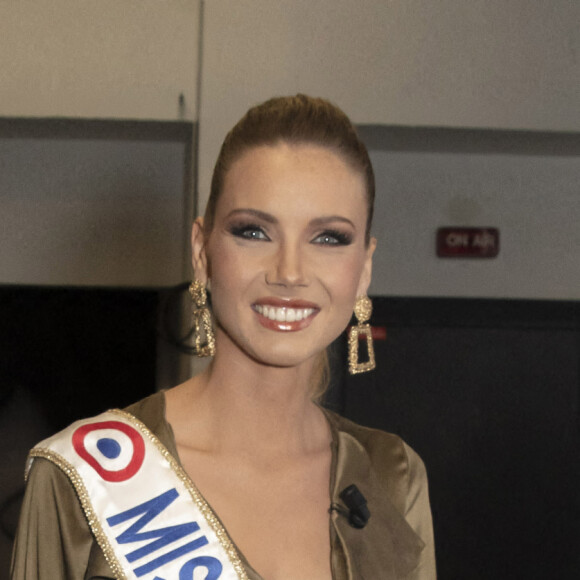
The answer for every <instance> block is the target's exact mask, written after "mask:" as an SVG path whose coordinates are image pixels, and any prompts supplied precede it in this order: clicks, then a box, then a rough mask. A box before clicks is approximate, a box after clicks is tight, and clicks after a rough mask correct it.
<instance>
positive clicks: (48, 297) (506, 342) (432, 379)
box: [0, 287, 580, 580]
mask: <svg viewBox="0 0 580 580" xmlns="http://www.w3.org/2000/svg"><path fill="white" fill-rule="evenodd" d="M162 294H163V293H160V292H157V291H155V290H142V291H141V290H130V291H129V290H115V289H99V290H95V289H71V288H68V289H62V288H61V289H56V288H27V287H3V288H0V320H1V321H2V323H1V324H0V347H1V353H2V354H1V366H0V434H1V435H2V438H3V442H4V445H3V447H2V451H1V452H0V453H1V454H2V457H1V461H0V481H1V486H0V564H1V566H0V579H3V578H8V576H7V575H6V576H3V575H2V574H6V570H7V569H8V564H9V554H10V544H11V539H12V537H13V534H14V531H15V526H16V521H17V514H18V509H19V505H20V500H21V497H22V491H23V481H22V472H23V466H24V460H25V457H26V453H27V451H28V449H29V448H30V447H31V446H33V445H34V444H35V443H36V442H37V441H38V440H40V439H42V438H44V437H46V436H48V435H49V434H51V433H53V432H54V431H56V430H58V429H61V428H62V427H64V426H65V425H67V424H69V423H70V422H72V421H74V420H76V419H78V418H80V417H84V416H90V415H94V414H96V413H99V412H101V411H103V410H105V409H107V408H110V407H122V406H125V405H127V404H129V403H131V402H134V401H136V400H138V399H139V398H141V397H143V396H146V395H147V394H149V393H151V392H153V391H154V389H155V385H156V373H158V372H159V369H158V368H156V366H157V359H158V349H159V342H158V341H159V332H160V327H162V326H163V325H162V324H161V322H160V319H161V318H162V317H161V315H160V311H162V310H164V309H163V308H160V305H162V304H164V303H165V302H164V300H165V299H164V297H163V295H162ZM178 298H179V292H176V293H175V294H174V295H173V298H171V299H175V300H178ZM169 310H171V308H169ZM372 323H373V325H374V326H384V327H385V328H386V331H387V334H386V340H382V341H375V350H376V357H377V369H376V370H375V371H373V372H371V373H366V374H363V375H356V376H354V377H351V376H350V375H348V374H347V372H346V340H345V339H344V338H341V339H339V340H338V341H337V342H336V343H335V344H334V345H333V349H332V356H331V359H332V367H333V380H332V386H331V389H330V391H329V393H328V397H327V404H328V406H330V407H331V408H333V409H335V410H338V411H340V412H341V413H342V414H344V415H345V416H347V417H349V418H351V419H353V420H355V421H357V422H360V423H363V424H366V425H369V426H372V427H378V428H381V429H385V430H388V431H391V432H394V433H397V434H399V435H401V436H402V437H403V438H404V439H405V440H406V441H407V442H408V443H409V444H410V445H411V446H412V447H413V448H414V449H415V450H416V451H417V452H418V453H419V454H420V455H421V457H422V458H423V460H424V461H425V464H426V467H427V470H428V474H429V484H430V494H431V503H432V509H433V516H434V525H435V537H436V550H437V561H438V573H439V578H440V579H442V580H465V579H469V580H480V579H481V580H501V579H506V580H507V579H516V578H517V579H522V578H526V579H534V578H538V579H540V578H549V579H556V578H557V579H567V578H578V577H580V550H579V549H578V546H580V491H579V490H580V432H579V424H580V422H579V406H578V399H579V392H580V303H578V302H551V301H524V300H474V299H429V298H375V299H374V313H373V317H372ZM369 507H370V509H371V512H372V506H369Z"/></svg>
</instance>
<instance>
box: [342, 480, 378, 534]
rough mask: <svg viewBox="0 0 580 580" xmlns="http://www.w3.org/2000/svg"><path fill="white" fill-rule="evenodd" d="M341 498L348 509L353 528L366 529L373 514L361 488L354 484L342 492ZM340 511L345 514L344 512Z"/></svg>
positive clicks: (349, 520) (349, 521)
mask: <svg viewBox="0 0 580 580" xmlns="http://www.w3.org/2000/svg"><path fill="white" fill-rule="evenodd" d="M339 497H340V499H341V500H342V501H343V502H344V505H346V507H347V508H348V523H349V524H350V525H351V526H352V527H353V528H357V529H361V528H364V527H365V526H366V525H367V522H368V521H369V518H370V517H371V512H370V511H369V508H368V507H367V500H366V499H365V496H364V495H363V494H362V493H361V492H360V490H359V488H358V487H357V486H356V485H354V483H353V484H352V485H349V486H348V487H346V488H344V489H343V490H342V491H341V492H340V494H339ZM339 511H343V512H344V510H339ZM344 515H346V514H344Z"/></svg>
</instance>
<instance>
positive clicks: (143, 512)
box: [107, 488, 222, 580]
mask: <svg viewBox="0 0 580 580" xmlns="http://www.w3.org/2000/svg"><path fill="white" fill-rule="evenodd" d="M178 497H179V494H178V492H177V490H176V489H175V488H173V489H169V490H167V491H166V492H164V493H162V494H161V495H158V496H157V497H154V498H152V499H150V500H148V501H146V502H143V503H142V504H139V505H137V506H135V507H133V508H130V509H128V510H126V511H124V512H121V513H119V514H116V515H114V516H111V517H109V518H107V523H108V524H109V526H111V527H114V526H117V525H118V524H120V523H122V522H125V521H127V520H131V519H133V518H136V517H138V516H141V517H140V518H139V519H138V520H137V521H136V522H134V523H133V524H131V526H129V527H128V528H127V529H126V530H125V531H124V532H122V533H121V534H119V535H118V536H117V537H116V538H115V539H116V541H117V543H119V544H131V543H133V542H141V541H143V540H153V541H152V542H149V543H148V544H146V545H145V546H141V547H140V548H137V549H136V550H133V551H132V552H129V553H128V554H125V557H126V558H127V561H128V562H135V561H136V560H140V559H141V558H144V557H145V556H148V555H150V554H153V553H154V552H157V551H158V550H160V549H161V548H164V547H165V546H168V545H169V544H172V543H174V542H176V541H178V540H180V539H182V538H185V537H186V536H189V535H191V534H193V533H195V532H197V531H198V530H199V525H198V524H197V522H188V523H184V524H178V525H175V526H167V527H165V528H159V529H157V530H148V531H143V532H142V531H141V530H142V528H143V527H145V526H146V525H147V524H148V523H149V522H151V521H152V520H153V519H154V518H155V517H157V516H158V515H159V514H160V513H161V512H162V511H163V510H165V509H166V508H167V507H168V506H169V505H170V504H171V503H173V502H174V501H175V500H176V499H177V498H178ZM207 543H208V540H207V538H206V537H205V536H200V537H198V538H196V539H194V540H192V541H191V542H189V543H187V544H184V545H182V546H180V547H178V548H175V549H173V550H170V551H169V552H165V553H163V554H159V555H157V556H156V557H155V558H153V559H152V560H150V561H149V562H147V563H146V564H143V565H141V566H138V567H137V568H134V569H133V572H134V573H135V575H136V576H137V577H141V576H144V575H145V574H148V573H150V572H152V571H153V570H156V569H157V568H159V567H160V566H163V565H164V564H167V563H168V562H171V561H173V560H175V559H176V558H179V557H181V556H183V555H184V554H187V553H189V552H193V551H194V550H197V549H198V548H201V547H202V546H205V545H206V544H207ZM197 567H205V568H206V569H207V571H208V573H207V575H206V580H217V578H219V576H220V574H221V571H222V564H221V563H220V561H219V560H218V559H216V558H214V557H212V556H200V557H197V558H193V559H191V560H189V561H187V562H186V563H185V564H184V565H183V566H182V567H181V570H180V572H179V580H189V579H190V578H193V571H194V570H195V568H197ZM159 580H162V579H159Z"/></svg>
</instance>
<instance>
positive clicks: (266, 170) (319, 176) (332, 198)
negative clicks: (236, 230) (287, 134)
mask: <svg viewBox="0 0 580 580" xmlns="http://www.w3.org/2000/svg"><path fill="white" fill-rule="evenodd" d="M281 204H283V205H281ZM254 205H259V206H260V208H261V209H265V210H266V211H269V209H268V208H272V209H277V210H278V211H280V210H283V209H285V210H286V211H289V210H290V209H293V208H295V207H296V206H297V205H298V206H304V205H307V206H309V207H311V208H312V209H317V208H318V209H319V210H324V209H325V206H332V209H333V210H334V211H335V212H336V211H339V212H340V211H344V212H348V213H350V214H353V213H355V214H359V213H360V215H361V216H362V217H363V218H364V217H365V215H366V193H365V183H364V176H363V175H362V174H361V172H360V171H358V170H356V169H354V168H353V167H352V166H351V165H350V164H349V163H348V162H346V161H345V159H344V158H343V157H342V156H341V155H340V154H338V153H336V152H335V151H333V150H332V149H329V148H326V147H322V146H318V145H312V144H288V143H280V144H277V145H273V146H258V147H253V148H251V149H249V150H247V151H245V152H244V153H243V154H242V155H241V156H240V157H239V158H238V159H237V160H236V161H234V163H232V165H231V167H230V168H229V170H228V172H227V173H226V176H225V180H224V187H223V191H222V195H221V196H220V201H219V203H218V207H217V213H218V214H219V213H222V211H226V210H231V209H232V206H237V207H239V206H242V207H245V206H248V207H253V206H254Z"/></svg>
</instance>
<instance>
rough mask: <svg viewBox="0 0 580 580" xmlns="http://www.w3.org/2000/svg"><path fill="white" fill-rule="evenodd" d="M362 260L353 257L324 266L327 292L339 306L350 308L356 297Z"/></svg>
mask: <svg viewBox="0 0 580 580" xmlns="http://www.w3.org/2000/svg"><path fill="white" fill-rule="evenodd" d="M362 264H363V261H362V259H361V258H359V257H353V258H350V259H348V260H345V261H344V262H341V263H340V264H335V265H332V264H327V265H326V266H325V267H324V270H325V273H326V276H325V278H326V283H327V289H328V292H329V293H330V294H331V295H332V297H333V301H334V302H335V304H336V305H337V306H338V307H339V308H345V309H348V310H352V309H353V307H354V302H355V300H356V297H357V291H358V286H359V282H360V279H361V273H362V269H363V266H362Z"/></svg>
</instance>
